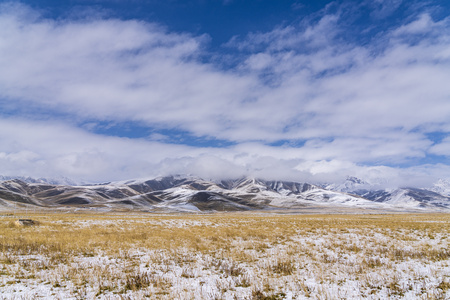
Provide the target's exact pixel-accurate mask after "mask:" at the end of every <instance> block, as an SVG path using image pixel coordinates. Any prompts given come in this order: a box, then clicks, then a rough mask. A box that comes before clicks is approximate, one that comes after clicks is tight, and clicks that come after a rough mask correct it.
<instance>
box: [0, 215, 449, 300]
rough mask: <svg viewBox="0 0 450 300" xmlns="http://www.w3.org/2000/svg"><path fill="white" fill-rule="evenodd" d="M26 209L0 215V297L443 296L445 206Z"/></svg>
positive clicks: (446, 260) (446, 292) (446, 272)
mask: <svg viewBox="0 0 450 300" xmlns="http://www.w3.org/2000/svg"><path fill="white" fill-rule="evenodd" d="M28 218H31V219H33V220H36V221H38V222H39V225H37V226H29V227H23V226H17V225H16V224H15V223H14V221H15V218H13V216H3V217H1V218H0V274H1V280H2V281H0V291H1V292H2V293H3V297H5V298H6V299H9V298H11V299H13V297H15V296H20V297H24V298H26V297H31V298H32V297H34V296H36V297H39V296H45V297H48V296H49V295H50V296H51V295H53V296H55V297H60V298H70V297H72V298H88V299H91V298H104V299H127V298H129V299H141V298H142V297H149V298H157V299H304V298H308V297H312V298H320V299H360V298H369V299H370V298H372V299H379V298H386V297H387V298H392V297H397V298H404V299H445V297H450V288H449V286H450V284H449V279H450V266H449V263H450V250H449V239H448V238H447V237H448V236H449V231H450V230H449V229H450V215H448V214H415V215H411V214H398V215H276V214H245V213H241V214H212V215H148V214H131V215H128V214H30V215H28ZM38 285H40V286H41V287H40V288H37V286H38ZM42 287H44V288H42ZM13 291H15V292H13ZM58 295H61V296H58Z"/></svg>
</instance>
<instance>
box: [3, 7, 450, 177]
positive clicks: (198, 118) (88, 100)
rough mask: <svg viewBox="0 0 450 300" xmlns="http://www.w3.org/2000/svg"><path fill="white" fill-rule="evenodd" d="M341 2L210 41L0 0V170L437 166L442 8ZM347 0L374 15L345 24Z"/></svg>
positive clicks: (296, 173)
mask: <svg viewBox="0 0 450 300" xmlns="http://www.w3.org/2000/svg"><path fill="white" fill-rule="evenodd" d="M391 2H392V1H391ZM394 2H395V1H394ZM356 3H358V2H356ZM380 3H381V2H380ZM398 3H400V2H398ZM355 5H356V4H355V2H353V3H349V2H342V3H331V4H329V5H328V6H327V7H325V8H324V9H322V10H321V11H319V12H317V13H316V14H315V15H313V16H310V17H308V18H302V19H301V20H298V21H297V22H293V23H292V24H289V25H283V24H280V25H279V26H278V27H276V28H274V29H273V30H272V31H269V32H253V33H245V34H242V35H241V36H236V37H234V38H233V39H231V40H230V41H229V42H228V43H227V44H226V45H223V46H222V47H221V48H220V49H219V50H217V49H212V48H210V47H209V43H210V40H211V39H212V38H214V37H210V36H208V35H195V34H192V33H179V32H169V31H168V30H167V29H165V28H164V26H163V24H156V23H151V22H148V21H143V20H137V19H128V20H126V19H119V18H112V17H108V16H104V15H100V16H98V15H95V14H91V15H89V16H88V17H86V18H59V19H54V18H53V19H52V18H46V17H44V16H43V15H42V14H41V13H40V12H39V11H37V10H33V9H31V8H30V7H28V6H25V5H19V4H11V3H9V4H8V3H7V4H2V5H1V6H0V70H1V71H0V105H1V107H2V112H1V114H0V125H1V126H0V141H1V142H0V166H1V167H0V172H2V173H3V174H5V175H15V174H17V173H20V174H17V175H31V176H50V177H51V176H67V177H71V178H77V179H85V180H89V181H103V180H118V179H124V178H130V177H142V176H154V175H160V174H168V173H191V174H197V175H199V176H205V177H236V176H242V175H251V176H262V177H266V178H267V177H277V178H279V179H293V180H313V181H314V180H315V181H331V180H339V179H342V178H344V177H345V176H347V175H353V176H360V177H363V178H365V179H369V180H375V181H376V180H379V178H384V179H385V181H389V182H390V183H392V184H398V185H405V184H414V185H424V184H429V183H431V182H432V181H434V180H436V179H437V178H439V177H448V175H447V174H449V173H448V171H449V162H450V161H449V158H448V156H449V154H450V152H449V151H447V150H449V149H450V146H449V145H450V141H449V137H447V136H448V133H449V132H450V85H449V84H448V83H449V82H450V72H449V71H448V70H450V34H449V33H450V30H449V29H450V18H448V17H447V18H442V17H441V18H437V17H434V13H433V11H434V10H433V9H435V7H434V6H431V7H423V8H420V7H419V8H418V9H417V8H415V9H416V10H414V13H412V14H410V15H409V17H407V18H402V19H401V20H397V22H392V23H389V26H385V27H383V28H382V29H380V28H378V29H377V28H375V27H376V25H377V24H382V23H383V22H382V21H376V20H384V19H383V18H386V16H387V15H390V14H391V13H390V12H389V11H388V10H386V9H387V8H386V7H387V6H382V5H381V6H378V7H374V6H373V5H369V4H367V3H365V4H359V5H360V6H359V7H354V6H355ZM399 5H400V4H397V6H399ZM383 7H384V8H383ZM360 8H364V9H366V10H368V11H369V12H370V15H371V18H372V19H373V20H374V21H373V22H372V23H370V24H367V25H365V26H364V28H362V29H358V30H359V32H358V33H357V34H356V33H355V31H354V30H352V29H351V28H352V26H353V25H354V24H355V23H357V22H358V21H357V18H358V17H361V16H358V9H360ZM394 8H395V7H392V9H394ZM413 8H414V7H412V8H410V9H413ZM383 24H385V23H383ZM124 128H125V129H124ZM119 129H120V130H119ZM119 131H120V133H118V132H119ZM138 131H139V132H141V133H140V134H136V132H138ZM124 132H125V133H124ZM280 177H281V178H280Z"/></svg>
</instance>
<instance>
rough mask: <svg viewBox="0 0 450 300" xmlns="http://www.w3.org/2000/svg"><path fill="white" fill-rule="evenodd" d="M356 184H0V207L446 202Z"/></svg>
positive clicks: (446, 200) (436, 205)
mask: <svg viewBox="0 0 450 300" xmlns="http://www.w3.org/2000/svg"><path fill="white" fill-rule="evenodd" d="M369 188H370V186H369V185H368V184H367V183H366V182H364V181H362V180H359V179H357V178H354V177H349V178H348V179H347V181H346V182H345V183H343V184H340V185H327V186H326V188H323V187H320V186H317V185H313V184H309V183H300V182H288V181H267V180H262V179H256V178H240V179H235V180H222V181H208V180H203V179H201V178H197V177H193V176H189V177H184V176H167V177H159V178H154V179H138V180H128V181H120V182H111V183H104V184H97V185H82V186H72V185H60V184H51V183H48V182H38V181H29V182H25V181H23V180H20V179H12V180H6V181H2V182H0V207H3V208H4V209H10V208H11V207H12V206H23V207H25V206H33V207H40V208H43V209H46V208H53V209H55V208H77V209H103V210H142V211H152V212H201V211H246V210H247V211H248V210H275V209H276V210H280V209H281V210H286V209H311V208H314V209H344V208H345V209H349V208H355V209H371V210H378V211H380V210H383V211H398V210H409V211H416V210H419V211H420V210H422V211H428V210H433V211H442V210H448V209H450V197H448V196H445V195H441V194H439V193H436V192H434V191H430V190H424V189H413V188H402V189H396V190H371V189H369Z"/></svg>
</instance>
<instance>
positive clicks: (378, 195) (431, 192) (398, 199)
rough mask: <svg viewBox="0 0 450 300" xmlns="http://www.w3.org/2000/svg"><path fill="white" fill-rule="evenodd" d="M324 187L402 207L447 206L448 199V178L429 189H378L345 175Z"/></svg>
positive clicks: (449, 187)
mask: <svg viewBox="0 0 450 300" xmlns="http://www.w3.org/2000/svg"><path fill="white" fill-rule="evenodd" d="M326 189H328V190H337V191H341V192H346V193H348V194H352V195H358V196H360V197H363V198H365V199H368V200H371V201H374V202H378V203H386V204H390V205H392V206H396V207H404V208H407V207H410V208H439V207H441V208H447V207H449V201H450V197H449V195H450V181H448V180H439V181H438V182H437V183H436V184H435V185H434V186H433V188H431V189H425V188H422V189H420V188H411V187H403V188H397V189H380V188H379V186H377V185H373V184H370V183H368V182H366V181H364V180H361V179H359V178H356V177H347V179H346V180H345V181H344V182H342V183H340V184H329V185H326Z"/></svg>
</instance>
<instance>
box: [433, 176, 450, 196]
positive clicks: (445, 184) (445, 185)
mask: <svg viewBox="0 0 450 300" xmlns="http://www.w3.org/2000/svg"><path fill="white" fill-rule="evenodd" d="M431 190H432V191H433V192H436V193H438V194H441V195H444V196H450V179H439V180H438V181H437V182H436V183H435V184H434V185H433V187H432V188H431Z"/></svg>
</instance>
